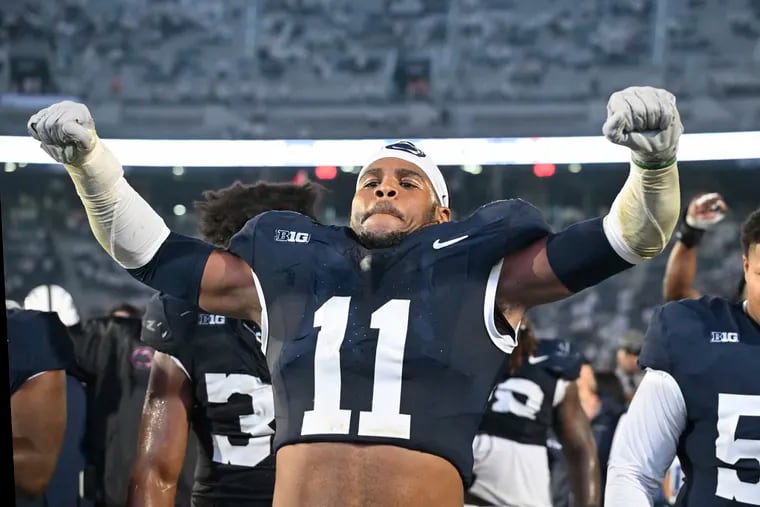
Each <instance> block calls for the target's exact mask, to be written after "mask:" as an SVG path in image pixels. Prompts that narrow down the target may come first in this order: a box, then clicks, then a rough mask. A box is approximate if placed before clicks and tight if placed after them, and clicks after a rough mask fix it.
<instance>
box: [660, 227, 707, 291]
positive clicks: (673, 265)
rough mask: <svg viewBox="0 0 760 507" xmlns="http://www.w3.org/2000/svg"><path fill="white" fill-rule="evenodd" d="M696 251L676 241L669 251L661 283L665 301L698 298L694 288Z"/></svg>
mask: <svg viewBox="0 0 760 507" xmlns="http://www.w3.org/2000/svg"><path fill="white" fill-rule="evenodd" d="M697 252H698V249H697V248H696V247H694V248H688V247H687V246H686V245H684V244H683V243H681V242H680V241H677V242H676V243H675V245H673V250H671V251H670V256H669V257H668V264H667V267H666V268H665V278H664V279H663V281H662V289H663V296H664V297H665V301H677V300H679V299H686V298H698V297H699V296H701V294H700V292H699V291H698V290H696V289H695V288H694V278H695V276H696V274H697Z"/></svg>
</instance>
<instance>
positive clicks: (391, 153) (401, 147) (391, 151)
mask: <svg viewBox="0 0 760 507" xmlns="http://www.w3.org/2000/svg"><path fill="white" fill-rule="evenodd" d="M387 157H394V158H400V159H401V160H406V161H407V162H411V163H412V164H414V165H416V166H417V167H419V168H420V169H422V172H424V173H425V174H426V175H427V177H428V178H429V179H430V183H432V185H433V191H434V192H435V195H437V196H438V200H440V201H441V205H442V206H444V207H446V208H448V207H449V189H448V188H447V187H446V180H444V179H443V174H442V173H441V170H440V169H439V168H438V166H437V165H435V163H434V162H433V161H432V160H430V157H428V156H427V155H426V154H425V152H423V151H422V150H420V149H419V148H417V147H416V146H415V145H414V144H412V143H411V142H410V141H399V142H396V143H393V144H389V145H388V146H386V147H385V148H383V149H382V150H380V151H379V152H378V153H376V154H375V155H374V156H373V157H372V158H371V159H370V161H369V162H367V163H366V164H365V165H364V167H362V170H361V171H359V177H358V178H357V180H356V185H357V187H358V186H359V180H360V179H361V177H362V174H364V171H366V170H367V169H369V168H370V167H371V166H372V164H374V163H375V162H377V161H378V160H380V159H381V158H387Z"/></svg>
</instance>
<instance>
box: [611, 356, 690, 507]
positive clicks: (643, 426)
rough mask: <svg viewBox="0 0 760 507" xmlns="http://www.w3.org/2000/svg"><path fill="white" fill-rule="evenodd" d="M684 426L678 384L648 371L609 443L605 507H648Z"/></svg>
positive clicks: (673, 454) (684, 403)
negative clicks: (610, 444)
mask: <svg viewBox="0 0 760 507" xmlns="http://www.w3.org/2000/svg"><path fill="white" fill-rule="evenodd" d="M685 426H686V402H685V401H684V398H683V394H682V393H681V388H680V387H679V386H678V383H677V382H676V380H675V379H674V378H673V377H672V376H671V375H670V374H669V373H666V372H664V371H659V370H647V373H646V375H644V379H643V380H642V381H641V385H639V387H638V389H637V390H636V394H635V395H634V397H633V400H632V401H631V405H630V407H629V408H628V411H627V413H626V415H625V417H624V418H623V419H622V420H621V421H620V423H619V424H618V427H617V430H616V431H615V437H614V438H613V441H612V450H611V452H610V460H609V465H608V467H607V487H606V489H605V497H604V505H605V507H613V506H614V507H646V506H651V505H652V502H653V500H652V499H653V497H654V495H655V494H656V493H657V491H658V490H659V489H660V488H661V487H662V480H663V477H664V476H665V471H666V470H667V469H668V467H669V466H670V464H671V463H672V462H673V457H674V456H675V454H676V446H677V445H678V439H679V437H680V436H681V433H682V432H683V430H684V427H685Z"/></svg>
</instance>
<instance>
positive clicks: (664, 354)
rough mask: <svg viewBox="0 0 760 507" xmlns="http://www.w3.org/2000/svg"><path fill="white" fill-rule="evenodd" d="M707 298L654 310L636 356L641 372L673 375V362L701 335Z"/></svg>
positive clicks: (661, 306) (707, 305)
mask: <svg viewBox="0 0 760 507" xmlns="http://www.w3.org/2000/svg"><path fill="white" fill-rule="evenodd" d="M710 299H711V298H704V297H703V298H699V299H684V300H681V301H671V302H669V303H666V304H664V305H660V306H658V307H657V308H655V310H654V312H653V313H652V318H651V320H650V321H649V327H648V328H647V332H646V336H645V338H644V345H643V346H642V348H641V354H640V355H639V360H638V363H639V366H640V367H641V368H652V369H654V370H663V371H666V372H668V373H672V372H673V366H674V364H673V362H674V360H675V358H676V357H677V354H674V351H679V352H680V353H681V355H683V353H684V352H686V351H688V350H690V341H691V340H693V339H695V338H696V339H699V338H700V337H702V336H704V334H705V322H706V319H705V316H706V315H707V314H708V313H709V312H710V308H709V306H710V305H709V304H706V303H708V301H709V300H710Z"/></svg>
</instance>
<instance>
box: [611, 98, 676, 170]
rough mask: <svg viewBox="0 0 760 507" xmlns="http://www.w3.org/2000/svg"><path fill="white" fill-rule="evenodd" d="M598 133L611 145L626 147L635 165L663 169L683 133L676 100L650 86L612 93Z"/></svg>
mask: <svg viewBox="0 0 760 507" xmlns="http://www.w3.org/2000/svg"><path fill="white" fill-rule="evenodd" d="M602 132H604V135H605V137H606V138H607V139H609V140H610V141H611V142H613V143H615V144H619V145H622V146H626V147H628V148H630V149H631V151H633V158H634V161H636V162H637V163H638V164H639V165H643V166H645V167H648V166H663V165H664V164H667V163H669V162H671V161H673V160H675V158H676V152H677V151H678V140H679V139H680V137H681V134H682V133H683V125H682V124H681V118H680V116H679V115H678V109H677V108H676V98H675V97H674V96H673V94H672V93H670V92H668V91H667V90H662V89H659V88H652V87H651V86H632V87H630V88H626V89H624V90H621V91H618V92H615V93H613V94H612V95H611V96H610V99H609V101H608V102H607V121H606V122H605V123H604V126H603V127H602Z"/></svg>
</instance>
